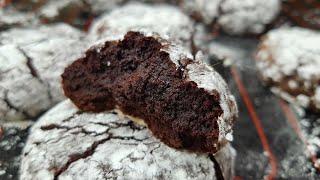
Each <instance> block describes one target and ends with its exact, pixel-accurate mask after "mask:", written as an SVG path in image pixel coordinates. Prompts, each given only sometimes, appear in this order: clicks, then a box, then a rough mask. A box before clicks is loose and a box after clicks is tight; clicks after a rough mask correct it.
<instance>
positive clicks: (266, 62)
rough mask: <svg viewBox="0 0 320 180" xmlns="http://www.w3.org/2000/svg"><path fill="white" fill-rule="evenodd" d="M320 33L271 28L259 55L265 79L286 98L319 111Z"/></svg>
mask: <svg viewBox="0 0 320 180" xmlns="http://www.w3.org/2000/svg"><path fill="white" fill-rule="evenodd" d="M319 44H320V33H319V32H317V31H312V30H308V29H303V28H298V27H296V28H282V29H277V30H272V31H271V32H269V33H268V34H267V35H266V36H265V37H264V38H263V39H262V41H261V43H260V46H259V50H258V52H257V55H256V59H257V67H258V69H259V70H260V73H261V76H262V79H263V80H264V81H265V82H266V83H267V84H268V85H269V86H271V87H272V90H273V92H275V93H276V94H279V95H280V96H281V97H282V98H284V99H285V100H287V101H289V102H292V103H294V104H297V105H299V106H302V107H304V108H308V109H311V110H313V111H316V112H320V70H319V69H320V46H319Z"/></svg>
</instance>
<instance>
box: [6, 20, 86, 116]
mask: <svg viewBox="0 0 320 180" xmlns="http://www.w3.org/2000/svg"><path fill="white" fill-rule="evenodd" d="M84 48H85V45H84V40H83V34H82V33H81V32H80V31H77V30H75V29H73V28H72V27H70V26H68V25H64V24H57V25H53V26H46V27H45V26H42V27H39V28H27V29H16V28H14V29H11V30H9V31H5V32H2V33H1V34H0V122H3V121H10V120H23V119H30V120H31V119H34V118H35V117H37V116H38V115H39V114H41V113H42V112H44V111H45V110H47V109H48V108H49V107H51V106H52V105H54V104H56V103H57V102H59V101H61V100H62V99H64V96H63V92H62V90H61V85H60V81H61V80H60V79H61V78H60V75H61V73H62V72H63V70H64V68H65V67H66V66H67V65H68V64H70V63H71V62H72V59H70V57H71V58H77V57H79V56H80V54H81V52H82V51H83V49H84Z"/></svg>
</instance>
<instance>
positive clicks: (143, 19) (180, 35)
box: [89, 3, 194, 47]
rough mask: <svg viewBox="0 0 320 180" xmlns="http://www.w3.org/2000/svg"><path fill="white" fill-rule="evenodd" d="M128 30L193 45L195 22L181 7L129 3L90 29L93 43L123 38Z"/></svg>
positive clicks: (104, 16)
mask: <svg viewBox="0 0 320 180" xmlns="http://www.w3.org/2000/svg"><path fill="white" fill-rule="evenodd" d="M128 31H141V32H154V33H157V34H159V35H160V36H161V37H162V38H165V39H167V40H168V39H170V40H175V41H177V42H179V43H182V44H186V46H188V47H190V46H191V44H190V43H191V39H192V34H193V32H194V26H193V21H192V20H191V19H190V18H189V17H188V16H186V15H185V14H183V13H182V12H181V11H180V10H179V9H178V8H176V7H174V6H169V5H157V6H154V5H147V4H141V3H129V4H128V5H125V6H123V7H120V8H117V9H115V10H113V11H111V12H110V13H107V14H105V15H103V16H102V17H101V18H100V19H98V20H96V22H94V24H93V25H92V27H91V29H90V33H89V36H90V37H91V38H92V40H93V41H97V40H103V41H105V39H110V36H117V37H116V38H115V39H119V38H120V37H121V36H123V35H124V34H126V33H127V32H128Z"/></svg>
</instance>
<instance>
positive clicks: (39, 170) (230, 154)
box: [20, 100, 235, 180]
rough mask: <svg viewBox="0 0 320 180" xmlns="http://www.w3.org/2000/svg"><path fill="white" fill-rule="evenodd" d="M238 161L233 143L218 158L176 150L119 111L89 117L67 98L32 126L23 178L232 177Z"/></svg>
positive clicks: (24, 160) (27, 143)
mask: <svg viewBox="0 0 320 180" xmlns="http://www.w3.org/2000/svg"><path fill="white" fill-rule="evenodd" d="M53 147H54V148H53ZM234 157H235V151H234V150H233V149H232V147H231V146H230V145H227V146H225V147H224V148H223V149H222V150H221V151H219V152H218V153H217V154H216V155H207V154H196V153H190V152H186V151H178V150H175V149H172V148H170V147H168V146H166V145H165V144H163V143H162V142H160V141H159V140H157V139H155V138H154V137H153V136H152V135H151V134H150V132H149V131H148V130H147V129H146V128H145V127H143V126H139V125H136V124H134V123H133V122H132V121H130V120H129V119H121V118H120V117H119V116H118V115H117V114H116V113H114V112H105V113H99V114H93V113H84V112H81V111H79V110H78V109H77V108H76V107H74V105H73V104H72V103H71V102H70V101H69V100H66V101H64V102H61V103H60V104H58V105H57V106H55V107H54V108H53V109H51V110H50V111H48V112H47V113H46V114H45V115H44V116H42V117H41V118H40V119H39V121H37V122H36V123H35V125H34V126H33V127H32V128H31V131H30V135H29V138H28V140H27V142H26V146H25V148H24V151H23V154H22V164H21V167H20V173H21V177H20V178H21V179H25V180H28V179H95V180H97V179H106V178H107V179H109V178H111V179H112V178H119V179H189V178H190V179H218V178H221V176H224V177H225V179H231V177H232V176H233V174H232V173H233V166H234Z"/></svg>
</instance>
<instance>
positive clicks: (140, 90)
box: [62, 32, 223, 152]
mask: <svg viewBox="0 0 320 180" xmlns="http://www.w3.org/2000/svg"><path fill="white" fill-rule="evenodd" d="M161 48H162V45H161V44H160V43H159V42H158V41H157V40H156V39H155V38H153V37H145V36H144V35H142V34H140V33H136V32H129V33H128V34H127V35H126V36H125V37H124V40H122V41H119V42H116V41H112V42H106V43H105V44H104V47H102V48H101V49H100V50H99V52H98V51H96V49H94V48H92V49H90V50H88V51H87V52H86V57H84V58H81V59H79V60H77V61H76V62H74V63H73V64H72V65H71V66H69V67H68V68H66V70H65V72H64V73H63V75H62V77H63V88H64V91H65V94H66V96H68V97H69V98H70V99H71V100H72V101H73V102H74V103H75V104H76V105H77V106H78V107H79V108H80V109H83V110H85V111H93V112H101V111H105V110H111V109H114V108H119V109H120V110H121V111H122V112H124V113H125V114H127V115H130V116H133V117H138V118H141V119H143V120H144V121H145V123H146V124H147V125H148V127H149V129H150V130H151V131H152V132H153V133H154V135H155V136H156V137H158V138H159V139H161V140H162V141H164V142H165V143H166V144H167V145H169V146H171V147H175V148H186V149H189V150H192V151H200V152H216V151H217V149H218V148H219V147H218V145H217V144H218V138H219V137H218V136H219V127H218V124H217V120H218V117H219V116H220V115H221V114H222V113H223V111H222V109H221V107H220V105H219V100H220V96H219V93H218V92H216V91H214V90H213V91H212V92H211V93H210V94H209V93H208V92H207V91H205V90H204V89H203V88H198V87H197V84H196V83H195V82H193V81H188V80H187V77H186V75H185V74H184V66H186V65H187V64H188V63H192V62H191V61H192V60H191V59H185V60H183V61H182V62H180V63H181V65H180V67H179V68H176V64H175V63H173V62H172V61H171V60H170V56H169V54H168V53H167V52H164V51H161Z"/></svg>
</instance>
